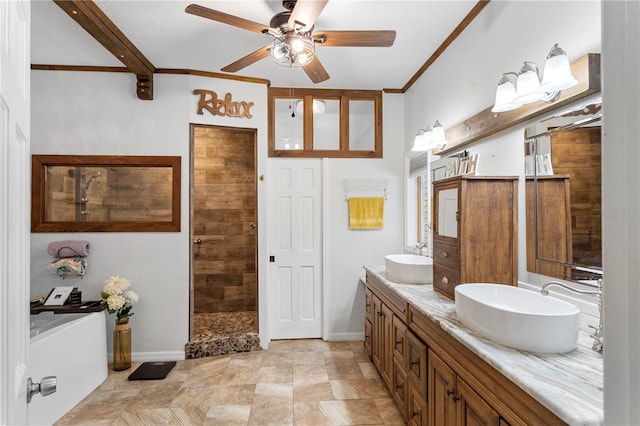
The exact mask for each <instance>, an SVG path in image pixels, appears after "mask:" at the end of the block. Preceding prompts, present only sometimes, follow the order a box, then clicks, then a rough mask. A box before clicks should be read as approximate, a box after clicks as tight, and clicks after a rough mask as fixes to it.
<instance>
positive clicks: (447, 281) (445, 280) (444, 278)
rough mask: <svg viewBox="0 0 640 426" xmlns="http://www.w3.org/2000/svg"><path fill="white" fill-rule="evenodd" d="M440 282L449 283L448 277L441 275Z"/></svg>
mask: <svg viewBox="0 0 640 426" xmlns="http://www.w3.org/2000/svg"><path fill="white" fill-rule="evenodd" d="M441 281H442V284H449V278H447V277H442V280H441Z"/></svg>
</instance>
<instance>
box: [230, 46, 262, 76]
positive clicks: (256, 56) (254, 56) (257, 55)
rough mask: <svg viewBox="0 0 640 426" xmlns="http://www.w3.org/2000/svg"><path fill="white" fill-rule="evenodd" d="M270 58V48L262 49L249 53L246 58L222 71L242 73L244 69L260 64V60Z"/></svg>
mask: <svg viewBox="0 0 640 426" xmlns="http://www.w3.org/2000/svg"><path fill="white" fill-rule="evenodd" d="M267 56H269V46H264V47H261V48H260V49H258V50H256V51H255V52H252V53H249V54H248V55H247V56H245V57H244V58H240V59H238V60H237V61H235V62H233V63H231V64H229V65H227V66H226V67H224V68H222V69H221V70H220V71H224V72H236V71H240V70H241V69H242V68H244V67H248V66H249V65H251V64H253V63H255V62H258V61H259V60H260V59H264V58H266V57H267Z"/></svg>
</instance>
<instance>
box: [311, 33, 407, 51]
mask: <svg viewBox="0 0 640 426" xmlns="http://www.w3.org/2000/svg"><path fill="white" fill-rule="evenodd" d="M312 38H313V40H314V41H315V42H316V46H357V47H391V46H392V45H393V42H394V41H395V40H396V32H395V31H394V30H380V31H316V32H315V33H313V35H312ZM323 40H324V41H323Z"/></svg>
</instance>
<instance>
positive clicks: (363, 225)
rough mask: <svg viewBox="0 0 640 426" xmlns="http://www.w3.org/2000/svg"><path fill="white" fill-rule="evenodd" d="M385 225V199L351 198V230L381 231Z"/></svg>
mask: <svg viewBox="0 0 640 426" xmlns="http://www.w3.org/2000/svg"><path fill="white" fill-rule="evenodd" d="M383 225H384V198H383V197H376V198H349V227H350V228H351V229H381V228H382V226H383Z"/></svg>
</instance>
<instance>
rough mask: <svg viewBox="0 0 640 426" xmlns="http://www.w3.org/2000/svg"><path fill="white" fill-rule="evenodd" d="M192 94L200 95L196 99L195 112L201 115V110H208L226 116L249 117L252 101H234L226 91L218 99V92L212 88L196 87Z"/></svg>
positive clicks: (213, 113)
mask: <svg viewBox="0 0 640 426" xmlns="http://www.w3.org/2000/svg"><path fill="white" fill-rule="evenodd" d="M193 94H194V95H200V99H199V100H198V111H197V113H198V114H200V115H203V114H204V113H203V112H202V111H203V110H205V109H206V110H207V111H209V112H210V113H211V114H212V115H219V116H227V117H238V118H242V117H246V118H251V117H253V115H251V107H252V106H253V102H244V101H240V102H235V101H233V100H232V97H233V95H232V94H231V93H227V94H226V95H225V96H224V99H219V98H218V94H217V93H216V92H214V91H213V90H203V89H196V90H194V91H193Z"/></svg>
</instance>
